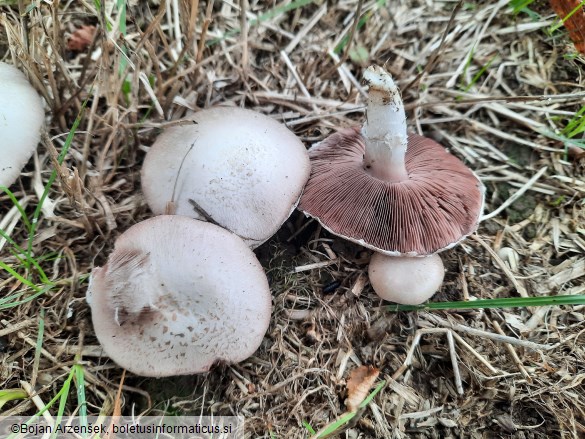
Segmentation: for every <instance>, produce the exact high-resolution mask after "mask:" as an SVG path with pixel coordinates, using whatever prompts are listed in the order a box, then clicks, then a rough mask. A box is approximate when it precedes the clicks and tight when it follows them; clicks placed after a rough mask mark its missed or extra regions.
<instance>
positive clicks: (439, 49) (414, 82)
mask: <svg viewBox="0 0 585 439" xmlns="http://www.w3.org/2000/svg"><path fill="white" fill-rule="evenodd" d="M461 6H463V0H459V2H457V4H456V5H455V7H454V8H453V12H451V18H449V23H447V27H446V28H445V31H444V32H443V36H442V37H441V43H440V44H439V47H437V50H435V51H434V52H433V54H432V55H431V58H430V59H429V62H427V64H426V65H425V68H424V69H423V71H422V72H420V73H419V74H418V75H416V77H415V78H414V79H413V80H412V81H410V82H409V83H408V84H407V85H406V87H402V94H405V93H406V91H407V90H408V89H409V88H410V87H412V86H415V85H417V84H418V83H419V82H420V80H421V79H422V77H423V76H424V75H426V74H427V73H428V72H430V71H431V70H433V68H434V67H435V64H436V63H437V61H438V60H439V55H440V54H441V52H442V50H443V47H444V45H445V41H446V40H447V35H448V34H449V31H450V30H451V27H452V26H453V22H454V21H455V17H456V16H457V13H458V12H459V9H461Z"/></svg>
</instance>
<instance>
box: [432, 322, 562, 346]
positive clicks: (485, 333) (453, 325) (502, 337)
mask: <svg viewBox="0 0 585 439" xmlns="http://www.w3.org/2000/svg"><path fill="white" fill-rule="evenodd" d="M424 318H425V319H426V320H428V321H430V322H432V323H434V324H436V325H441V326H446V327H447V328H451V329H455V330H457V331H462V332H465V333H467V334H470V335H476V336H478V337H485V338H489V339H490V340H494V341H497V342H500V343H510V344H512V345H516V346H522V347H525V348H527V349H531V350H533V351H539V350H543V351H548V350H550V349H552V348H553V347H554V346H549V345H544V344H539V343H534V342H532V341H526V340H519V339H517V338H514V337H508V336H507V335H500V334H494V333H493V332H488V331H482V330H481V329H475V328H471V327H469V326H465V325H462V324H460V323H452V322H450V321H448V320H445V319H443V318H441V317H438V316H436V315H433V314H429V313H426V314H425V315H424Z"/></svg>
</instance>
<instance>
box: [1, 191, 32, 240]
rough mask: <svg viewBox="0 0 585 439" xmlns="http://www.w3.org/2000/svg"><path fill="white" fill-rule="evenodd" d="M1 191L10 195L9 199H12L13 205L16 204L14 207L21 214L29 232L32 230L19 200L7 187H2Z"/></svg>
mask: <svg viewBox="0 0 585 439" xmlns="http://www.w3.org/2000/svg"><path fill="white" fill-rule="evenodd" d="M0 191H2V192H4V193H5V194H6V195H8V198H10V201H12V204H14V206H15V207H16V209H17V210H18V212H19V213H20V217H21V218H22V221H23V222H24V225H25V226H26V228H27V230H30V221H29V220H28V217H27V216H26V213H25V211H24V209H23V208H22V206H21V205H20V203H19V202H18V199H17V198H16V197H15V196H14V194H13V193H12V191H11V190H10V189H8V188H7V187H6V186H0Z"/></svg>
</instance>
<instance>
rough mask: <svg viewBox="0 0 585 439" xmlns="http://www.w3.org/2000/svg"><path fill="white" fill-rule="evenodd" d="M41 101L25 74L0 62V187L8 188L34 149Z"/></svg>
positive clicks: (42, 112) (41, 123)
mask: <svg viewBox="0 0 585 439" xmlns="http://www.w3.org/2000/svg"><path fill="white" fill-rule="evenodd" d="M44 118H45V112H44V110H43V102H42V100H41V98H40V97H39V95H38V94H37V92H36V90H35V89H34V88H33V87H32V86H31V85H30V84H29V82H28V81H27V79H26V78H25V76H24V74H23V73H22V72H21V71H20V70H18V69H17V68H16V67H14V66H12V65H10V64H6V63H3V62H0V186H6V187H8V186H10V185H11V184H12V183H14V182H15V181H16V179H17V178H18V175H19V174H20V171H21V170H22V168H23V167H24V165H25V164H26V162H27V160H28V159H29V158H30V156H31V155H32V153H33V152H34V151H35V149H36V148H37V145H38V143H39V139H40V137H41V126H42V125H43V121H44Z"/></svg>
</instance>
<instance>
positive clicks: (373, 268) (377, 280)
mask: <svg viewBox="0 0 585 439" xmlns="http://www.w3.org/2000/svg"><path fill="white" fill-rule="evenodd" d="M368 276H369V278H370V283H371V284H372V288H374V291H375V292H376V294H377V295H378V296H380V297H381V298H382V299H384V300H388V301H390V302H395V303H400V304H403V305H418V304H421V303H423V302H425V301H426V300H428V299H430V298H431V297H432V296H433V294H435V293H436V292H437V290H438V289H439V288H440V287H441V284H442V283H443V277H444V276H445V268H444V267H443V261H441V257H440V256H439V255H438V254H434V255H431V256H426V257H421V258H409V257H399V256H386V255H383V254H382V253H377V252H376V253H374V254H373V255H372V259H371V260H370V266H369V268H368Z"/></svg>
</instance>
